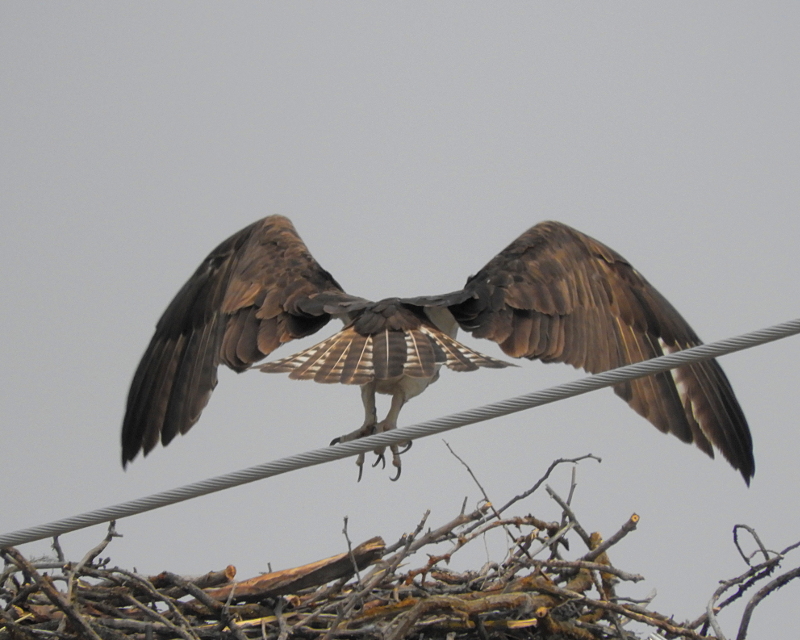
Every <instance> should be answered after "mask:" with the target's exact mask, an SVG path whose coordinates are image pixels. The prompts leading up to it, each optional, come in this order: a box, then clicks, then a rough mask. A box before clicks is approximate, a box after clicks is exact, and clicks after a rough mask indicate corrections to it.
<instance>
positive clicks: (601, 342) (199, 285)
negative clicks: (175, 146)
mask: <svg viewBox="0 0 800 640" xmlns="http://www.w3.org/2000/svg"><path fill="white" fill-rule="evenodd" d="M334 316H335V317H338V318H340V319H342V320H343V321H344V322H345V327H344V328H343V329H342V330H341V331H340V332H339V333H337V334H336V335H334V336H332V337H331V338H328V339H327V340H325V341H323V342H321V343H319V344H317V345H314V346H313V347H310V348H309V349H306V350H304V351H302V352H300V353H297V354H294V355H292V356H289V357H287V358H283V359H281V360H276V361H273V362H269V363H267V364H265V365H261V366H260V368H261V369H262V370H263V371H268V372H286V373H289V375H290V377H292V378H295V379H305V380H315V381H317V382H324V383H333V382H339V383H344V384H358V385H361V386H362V398H363V400H364V405H365V421H364V425H363V426H362V427H361V428H359V429H357V430H356V431H354V432H353V433H351V434H348V436H345V437H343V438H342V439H343V440H345V439H352V438H356V437H360V436H363V435H367V434H369V433H374V432H380V431H383V430H386V429H391V428H394V427H395V426H396V420H397V414H398V413H399V410H400V408H401V407H402V405H403V404H404V403H405V402H406V401H407V400H408V399H410V398H411V397H414V396H415V395H417V394H419V393H421V392H422V391H423V390H424V389H425V388H426V387H427V386H428V385H429V384H430V383H431V382H433V381H435V380H436V378H437V377H438V370H439V367H441V366H442V365H444V366H447V367H449V368H451V369H455V370H459V371H471V370H475V369H477V368H479V367H503V366H507V363H504V362H501V361H499V360H495V359H493V358H489V357H488V356H484V355H482V354H480V353H477V352H476V351H473V350H472V349H469V348H468V347H466V346H465V345H462V344H461V343H460V342H458V341H456V340H455V339H454V338H455V334H456V330H457V327H458V326H460V327H461V328H462V329H464V330H466V331H469V332H471V333H472V334H473V335H474V336H475V337H478V338H487V339H489V340H493V341H495V342H497V343H498V344H499V345H500V347H501V349H502V350H503V351H504V352H505V353H507V354H508V355H510V356H513V357H515V358H523V357H524V358H528V359H539V360H541V361H543V362H564V363H567V364H571V365H573V366H575V367H580V368H583V369H585V370H587V371H589V372H592V373H597V372H600V371H605V370H607V369H611V368H615V367H618V366H622V365H625V364H630V363H633V362H639V361H641V360H645V359H648V358H652V357H655V356H658V355H662V354H664V353H670V352H672V351H676V350H680V349H685V348H688V347H691V346H695V345H697V344H700V340H699V339H698V337H697V335H696V334H695V333H694V331H692V329H691V327H690V326H689V325H688V323H687V322H686V321H685V320H684V319H683V318H682V317H681V315H680V314H679V313H678V312H677V311H676V310H675V308H674V307H673V306H672V305H671V304H670V303H669V302H668V301H667V300H666V299H665V298H664V297H663V296H662V295H661V294H659V293H658V291H656V290H655V289H654V288H653V287H652V286H651V285H650V284H649V283H648V282H647V281H646V280H645V279H644V278H643V277H642V276H641V275H640V274H639V273H638V272H637V271H636V270H635V269H634V268H633V267H632V266H631V265H630V264H629V263H628V262H627V261H626V260H625V259H624V258H622V256H620V255H619V254H618V253H616V252H615V251H613V250H611V249H609V248H608V247H606V246H605V245H603V244H601V243H599V242H597V241H596V240H593V239H592V238H589V237H588V236H585V235H584V234H582V233H580V232H578V231H576V230H574V229H572V228H570V227H568V226H566V225H563V224H560V223H557V222H543V223H540V224H538V225H536V226H535V227H532V228H531V229H529V230H528V231H526V232H525V233H524V234H522V235H521V236H520V237H519V238H517V239H516V240H515V241H514V242H512V243H511V244H510V245H509V246H508V247H507V248H506V249H504V250H503V251H502V252H500V253H499V254H498V255H497V256H495V257H494V258H493V259H492V260H491V261H490V262H489V263H488V264H487V265H486V266H485V267H484V268H483V269H481V270H480V271H479V272H478V273H477V274H476V275H475V276H472V277H471V278H469V280H468V281H467V284H466V285H465V286H464V288H463V289H461V290H459V291H455V292H453V293H449V294H444V295H440V296H422V297H419V298H406V299H397V298H389V299H386V300H382V301H379V302H370V301H368V300H365V299H363V298H358V297H355V296H350V295H348V294H346V293H345V292H344V291H343V290H342V288H341V287H340V286H339V284H338V283H337V282H336V281H335V280H334V279H333V277H332V276H331V275H330V274H329V273H328V272H327V271H325V270H324V269H322V268H321V267H320V266H319V265H318V264H317V263H316V261H315V260H314V259H313V258H312V257H311V255H310V254H309V252H308V250H307V249H306V247H305V245H304V244H303V243H302V241H301V240H300V238H299V236H298V235H297V232H296V231H295V230H294V227H292V225H291V222H289V220H287V219H286V218H283V217H281V216H270V217H268V218H265V219H263V220H260V221H258V222H256V223H254V224H252V225H250V226H249V227H247V228H245V229H243V230H242V231H240V232H239V233H237V234H235V235H234V236H232V237H231V238H229V239H228V240H226V241H225V242H223V243H222V244H221V245H220V246H219V247H217V248H216V249H215V250H214V251H213V252H212V253H211V255H209V257H208V258H206V260H205V261H204V262H203V264H201V265H200V267H199V268H198V269H197V271H196V272H195V274H194V275H193V276H192V277H191V278H190V279H189V281H188V282H187V283H186V285H184V287H183V288H182V289H181V291H180V292H179V293H178V295H177V296H176V297H175V299H174V300H173V301H172V303H171V304H170V305H169V307H168V308H167V310H166V311H165V313H164V315H163V316H162V318H161V320H160V321H159V323H158V325H157V327H156V333H155V335H154V336H153V339H152V341H151V343H150V346H149V347H148V349H147V351H146V352H145V355H144V357H143V358H142V361H141V363H140V365H139V368H138V370H137V372H136V375H135V376H134V379H133V383H132V385H131V390H130V394H129V397H128V406H127V411H126V415H125V420H124V423H123V430H122V446H123V450H122V459H123V465H124V464H126V463H127V462H129V461H130V460H132V459H133V458H134V457H135V456H136V455H137V453H138V452H139V451H142V452H143V453H144V454H145V455H146V454H147V453H148V452H149V451H150V450H151V449H152V448H153V447H154V446H155V445H156V443H157V442H158V440H159V438H160V439H161V441H162V443H163V444H164V445H166V444H168V443H169V442H170V440H172V438H173V437H174V436H175V435H176V434H177V433H185V432H186V431H188V429H189V428H190V427H191V426H192V425H193V424H194V423H195V422H196V421H197V419H198V417H199V415H200V412H201V411H202V409H203V408H204V407H205V405H206V403H207V401H208V397H209V395H210V394H211V391H212V390H213V388H214V386H215V385H216V380H217V377H216V368H217V365H218V364H219V363H220V362H222V363H224V364H226V365H228V366H229V367H231V368H232V369H234V370H236V371H242V370H244V369H246V368H248V367H249V366H250V365H251V364H253V363H255V362H257V361H259V360H261V359H262V358H264V357H265V356H266V355H268V354H269V353H271V352H272V351H273V350H274V349H276V348H277V347H278V346H280V345H281V344H283V343H284V342H288V341H290V340H293V339H295V338H300V337H303V336H307V335H310V334H312V333H314V332H315V331H317V330H318V329H320V328H321V327H323V326H324V325H325V324H326V323H327V322H328V320H330V318H331V317H334ZM614 390H615V392H616V393H617V395H619V396H620V397H622V398H623V399H624V400H625V401H626V402H628V404H629V405H630V406H631V407H632V408H633V409H635V410H636V411H637V412H638V413H639V414H641V415H642V416H644V417H645V418H646V419H647V420H649V421H650V422H651V423H653V424H654V425H655V426H656V427H657V428H658V429H660V430H661V431H663V432H665V433H672V434H674V435H675V436H677V437H678V438H680V439H681V440H683V441H684V442H694V443H696V444H697V446H698V447H699V448H700V449H701V450H703V451H704V452H706V453H707V454H709V455H711V456H712V457H713V453H714V452H713V446H715V447H717V448H718V449H719V450H720V451H721V452H722V454H723V455H724V457H725V458H726V459H727V460H728V461H729V462H730V463H731V465H732V466H733V467H734V468H736V469H738V470H739V471H740V472H741V473H742V476H743V477H744V479H745V481H747V482H749V480H750V478H751V477H752V475H753V473H754V470H755V463H754V460H753V454H752V441H751V437H750V431H749V429H748V426H747V422H746V420H745V418H744V415H743V413H742V411H741V408H740V407H739V404H738V402H737V400H736V397H735V396H734V394H733V390H732V389H731V387H730V384H729V383H728V380H727V378H726V377H725V374H724V373H723V372H722V369H721V368H720V367H719V365H718V364H717V362H716V361H715V360H707V361H705V362H702V363H698V364H693V365H688V366H685V367H682V368H680V369H677V370H674V371H672V372H666V373H662V374H657V375H653V376H648V377H646V378H640V379H639V380H635V381H632V382H629V383H624V384H619V385H617V386H615V388H614ZM376 392H378V393H389V394H391V395H392V408H391V410H390V412H389V415H388V416H387V417H386V419H384V420H383V421H381V422H378V421H377V417H376V415H375V402H374V394H375V393H376ZM712 445H713V446H712ZM393 453H394V463H395V464H396V465H397V466H398V468H399V456H398V454H397V450H396V448H395V449H393ZM361 461H363V458H362V460H361Z"/></svg>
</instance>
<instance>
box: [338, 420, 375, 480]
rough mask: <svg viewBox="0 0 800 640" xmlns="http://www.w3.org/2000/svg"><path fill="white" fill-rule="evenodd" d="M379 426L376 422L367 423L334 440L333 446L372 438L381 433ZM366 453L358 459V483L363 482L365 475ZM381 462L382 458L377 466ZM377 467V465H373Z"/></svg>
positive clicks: (361, 454) (359, 455)
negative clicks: (368, 437) (362, 478)
mask: <svg viewBox="0 0 800 640" xmlns="http://www.w3.org/2000/svg"><path fill="white" fill-rule="evenodd" d="M377 427H378V425H377V424H376V423H375V422H365V423H364V424H363V425H361V426H360V427H359V428H358V429H356V430H355V431H351V432H350V433H346V434H344V435H343V436H339V437H338V438H334V439H333V440H331V446H333V445H335V444H339V443H340V442H352V441H353V440H358V439H359V438H366V437H367V436H371V435H372V434H374V433H379V432H378V431H376V429H377ZM364 460H365V458H364V453H363V452H362V453H359V454H358V457H357V458H356V466H358V480H357V482H361V476H362V475H363V474H364ZM378 462H380V456H379V458H378V460H377V461H376V462H375V464H378ZM372 466H375V465H372Z"/></svg>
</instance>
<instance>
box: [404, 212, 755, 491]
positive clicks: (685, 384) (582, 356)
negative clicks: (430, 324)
mask: <svg viewBox="0 0 800 640" xmlns="http://www.w3.org/2000/svg"><path fill="white" fill-rule="evenodd" d="M421 300H422V299H418V302H420V301H421ZM429 303H432V304H442V305H445V306H447V307H448V308H449V309H450V311H451V313H452V314H453V316H454V317H455V318H456V320H457V321H458V323H459V325H460V326H461V327H462V328H463V329H464V330H466V331H470V332H471V333H472V334H473V335H474V336H475V337H478V338H487V339H489V340H494V341H495V342H497V343H498V344H499V345H500V347H501V348H502V349H503V351H504V352H505V353H507V354H508V355H510V356H514V357H517V358H522V357H524V358H530V359H539V360H542V361H543V362H565V363H568V364H571V365H573V366H575V367H581V368H583V369H585V370H586V371H589V372H591V373H597V372H600V371H606V370H608V369H613V368H615V367H619V366H622V365H625V364H631V363H634V362H639V361H641V360H647V359H649V358H653V357H656V356H660V355H663V354H665V353H671V352H673V351H678V350H681V349H686V348H688V347H693V346H696V345H698V344H701V342H700V339H699V338H698V337H697V335H696V334H695V332H694V331H693V330H692V328H691V327H690V326H689V324H688V323H687V322H686V320H684V319H683V317H681V315H680V314H679V313H678V312H677V311H676V310H675V308H674V307H673V306H672V305H671V304H670V303H669V302H668V301H667V300H666V298H664V297H663V296H662V295H661V294H660V293H659V292H658V291H656V289H654V288H653V286H652V285H650V283H648V282H647V280H645V279H644V277H642V275H641V274H640V273H639V272H638V271H636V270H635V269H634V268H633V267H632V266H631V265H630V264H629V263H628V262H627V261H626V260H625V259H624V258H623V257H622V256H620V255H619V254H618V253H616V252H615V251H613V250H612V249H609V248H608V247H606V246H605V245H603V244H601V243H600V242H597V241H596V240H594V239H592V238H590V237H588V236H586V235H584V234H582V233H580V232H578V231H576V230H575V229H572V228H570V227H568V226H566V225H563V224H560V223H557V222H543V223H541V224H538V225H536V226H535V227H532V228H531V229H529V230H528V231H526V232H525V233H524V234H522V235H521V236H520V237H519V238H517V239H516V240H515V241H514V242H512V243H511V244H510V245H509V246H508V247H507V248H506V249H505V250H503V251H502V252H501V253H499V254H498V255H497V256H495V257H494V258H493V259H492V260H491V261H490V262H489V263H488V264H487V265H486V266H485V267H484V268H483V269H481V270H480V271H479V272H478V273H477V274H476V275H475V276H473V277H471V278H470V279H469V280H468V281H467V284H466V286H465V287H464V289H463V290H462V291H459V292H455V293H453V294H449V296H447V295H446V296H440V297H439V299H438V300H436V299H435V298H431V299H430V301H429ZM614 391H615V392H616V393H617V395H619V396H620V397H622V398H623V399H624V400H625V401H626V402H627V403H628V404H629V405H630V406H631V407H632V408H633V409H635V410H636V411H637V412H638V413H639V414H641V415H642V416H644V417H645V418H647V419H648V420H649V421H650V422H651V423H653V424H654V425H655V426H656V427H658V429H660V430H661V431H663V432H665V433H672V434H674V435H676V436H677V437H678V438H680V439H681V440H683V441H684V442H694V443H695V444H696V445H697V446H698V447H699V448H700V449H702V450H703V451H705V452H706V453H707V454H708V455H710V456H712V457H713V455H714V452H713V448H712V446H711V445H712V443H713V444H714V445H715V446H716V447H717V448H718V449H719V450H720V451H721V452H722V454H723V455H724V456H725V458H726V459H727V460H728V461H729V462H730V463H731V465H732V466H733V467H734V468H736V469H738V470H739V471H740V472H741V473H742V475H743V476H744V479H745V481H746V482H748V483H749V480H750V478H751V477H752V476H753V473H754V471H755V462H754V460H753V452H752V448H753V444H752V439H751V437H750V430H749V428H748V426H747V421H746V420H745V417H744V414H743V413H742V410H741V408H740V407H739V403H738V402H737V400H736V397H735V396H734V393H733V390H732V389H731V386H730V383H729V382H728V379H727V378H726V377H725V374H724V373H723V371H722V369H721V368H720V366H719V365H718V364H717V362H716V361H715V360H706V361H704V362H700V363H697V364H692V365H687V366H684V367H681V368H679V369H676V370H673V371H668V372H664V373H660V374H656V375H652V376H648V377H645V378H640V379H638V380H634V381H631V382H626V383H621V384H618V385H616V386H615V387H614Z"/></svg>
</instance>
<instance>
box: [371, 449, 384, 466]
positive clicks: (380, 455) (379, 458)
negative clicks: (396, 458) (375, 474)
mask: <svg viewBox="0 0 800 640" xmlns="http://www.w3.org/2000/svg"><path fill="white" fill-rule="evenodd" d="M377 456H378V457H377V458H375V462H373V463H372V468H373V469H374V468H375V467H377V466H378V463H380V464H382V465H383V466H382V467H381V469H385V468H386V456H384V455H383V451H381V452H380V453H379V454H377Z"/></svg>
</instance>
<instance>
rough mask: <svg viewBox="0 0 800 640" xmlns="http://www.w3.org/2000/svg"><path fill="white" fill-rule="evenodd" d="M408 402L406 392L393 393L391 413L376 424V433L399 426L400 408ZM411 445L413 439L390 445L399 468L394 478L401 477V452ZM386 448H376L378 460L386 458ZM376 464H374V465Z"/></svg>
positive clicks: (393, 462)
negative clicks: (401, 448)
mask: <svg viewBox="0 0 800 640" xmlns="http://www.w3.org/2000/svg"><path fill="white" fill-rule="evenodd" d="M405 403H406V396H405V394H404V393H402V392H400V393H394V394H392V406H391V407H390V408H389V413H387V414H386V417H385V418H384V419H383V420H381V421H380V422H379V423H378V424H377V425H375V433H384V432H386V431H390V430H391V429H396V428H397V417H398V416H399V415H400V409H402V408H403V405H404V404H405ZM401 446H402V447H403V450H402V451H401V450H400V447H401ZM409 447H411V441H408V442H405V443H403V444H393V445H390V446H389V449H390V450H391V452H392V465H393V466H394V467H395V469H397V474H395V476H394V477H393V478H392V480H397V479H398V478H399V477H400V471H401V470H402V468H401V463H400V454H401V453H405V452H406V451H408V449H409ZM384 450H385V447H380V448H379V449H375V453H376V454H377V455H378V460H377V461H376V462H375V464H377V463H378V461H381V462H382V461H383V460H384V455H383V454H384ZM373 466H374V465H373Z"/></svg>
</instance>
